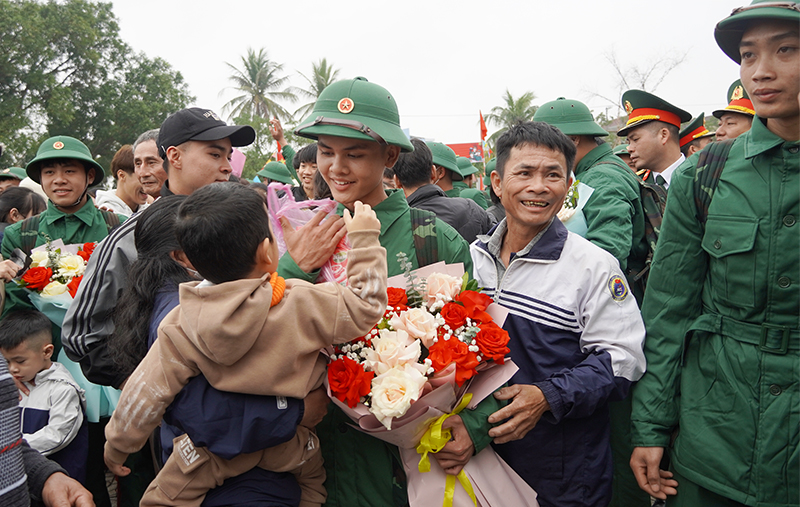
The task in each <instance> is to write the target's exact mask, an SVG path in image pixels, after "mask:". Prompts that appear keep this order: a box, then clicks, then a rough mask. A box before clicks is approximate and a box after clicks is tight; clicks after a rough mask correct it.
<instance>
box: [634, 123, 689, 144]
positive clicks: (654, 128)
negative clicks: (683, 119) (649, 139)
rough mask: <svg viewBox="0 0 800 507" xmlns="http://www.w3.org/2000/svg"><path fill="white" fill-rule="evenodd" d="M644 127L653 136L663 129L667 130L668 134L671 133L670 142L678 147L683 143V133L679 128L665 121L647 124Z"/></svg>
mask: <svg viewBox="0 0 800 507" xmlns="http://www.w3.org/2000/svg"><path fill="white" fill-rule="evenodd" d="M643 127H645V128H646V129H647V130H649V131H650V132H651V133H652V134H655V133H656V132H658V131H659V130H661V129H667V132H669V138H670V140H671V141H672V142H674V143H675V144H677V145H680V143H681V138H680V135H681V131H680V129H679V128H678V127H676V126H675V125H673V124H671V123H666V122H663V121H658V120H656V121H650V122H647V123H645V124H644V125H643Z"/></svg>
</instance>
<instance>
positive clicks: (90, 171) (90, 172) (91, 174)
mask: <svg viewBox="0 0 800 507" xmlns="http://www.w3.org/2000/svg"><path fill="white" fill-rule="evenodd" d="M86 179H87V180H88V182H89V185H91V184H92V182H93V181H94V167H90V168H89V169H87V170H86Z"/></svg>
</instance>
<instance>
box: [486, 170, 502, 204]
mask: <svg viewBox="0 0 800 507" xmlns="http://www.w3.org/2000/svg"><path fill="white" fill-rule="evenodd" d="M489 178H491V180H492V190H494V195H496V196H497V197H499V198H501V199H502V198H503V190H502V188H503V187H502V185H501V183H502V180H501V179H500V174H499V173H498V172H497V171H492V174H490V175H489Z"/></svg>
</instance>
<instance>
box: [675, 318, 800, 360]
mask: <svg viewBox="0 0 800 507" xmlns="http://www.w3.org/2000/svg"><path fill="white" fill-rule="evenodd" d="M689 330H690V331H707V332H709V333H715V334H720V335H723V336H725V337H728V338H733V339H734V340H736V341H738V342H742V343H749V344H750V345H756V346H758V349H759V350H761V351H762V352H766V353H769V354H776V355H784V354H786V353H787V352H789V351H792V352H796V351H800V329H797V328H791V327H789V326H779V325H776V324H770V323H768V322H764V323H763V324H752V323H750V322H742V321H740V320H736V319H732V318H730V317H726V316H724V315H720V314H718V313H704V314H703V315H701V316H700V317H698V318H697V319H696V320H695V321H694V323H693V324H692V325H691V327H690V329H689Z"/></svg>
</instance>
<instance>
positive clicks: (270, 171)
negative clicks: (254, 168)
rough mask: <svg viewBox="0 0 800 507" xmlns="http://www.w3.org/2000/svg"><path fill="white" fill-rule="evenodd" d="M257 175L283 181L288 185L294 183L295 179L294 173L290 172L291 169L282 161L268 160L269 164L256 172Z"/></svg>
mask: <svg viewBox="0 0 800 507" xmlns="http://www.w3.org/2000/svg"><path fill="white" fill-rule="evenodd" d="M256 175H257V176H259V177H260V178H265V179H270V180H275V181H280V182H281V183H286V184H287V185H292V184H293V183H294V181H292V174H291V173H290V172H289V169H287V168H286V166H285V165H283V164H282V163H280V162H267V164H266V165H265V166H264V167H263V168H262V169H261V170H260V171H258V172H257V173H256Z"/></svg>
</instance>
